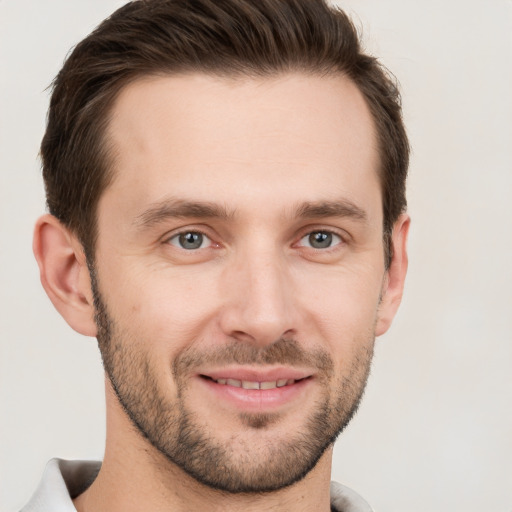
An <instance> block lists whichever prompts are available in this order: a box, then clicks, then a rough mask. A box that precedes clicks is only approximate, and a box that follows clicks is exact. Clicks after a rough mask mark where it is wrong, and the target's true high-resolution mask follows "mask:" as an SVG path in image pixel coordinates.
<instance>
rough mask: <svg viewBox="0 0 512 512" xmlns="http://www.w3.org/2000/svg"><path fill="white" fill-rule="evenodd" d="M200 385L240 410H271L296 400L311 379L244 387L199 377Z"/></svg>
mask: <svg viewBox="0 0 512 512" xmlns="http://www.w3.org/2000/svg"><path fill="white" fill-rule="evenodd" d="M199 380H200V381H201V383H202V385H203V386H205V387H206V388H207V389H208V391H209V392H210V393H212V394H213V395H214V396H215V398H216V403H218V401H221V402H222V403H226V404H229V405H231V406H232V407H234V408H236V409H237V410H241V411H246V412H250V411H259V412H264V411H265V412H271V411H273V410H276V409H279V408H282V407H283V406H285V405H287V404H290V403H292V402H295V401H297V400H298V399H299V398H300V397H301V395H302V394H303V393H304V391H305V389H306V388H307V387H308V386H310V385H311V379H310V378H308V379H302V380H299V381H297V382H295V383H294V384H290V385H288V386H283V387H280V388H273V389H244V388H238V387H236V386H229V385H228V384H218V383H217V382H215V381H213V380H210V379H205V378H204V377H199Z"/></svg>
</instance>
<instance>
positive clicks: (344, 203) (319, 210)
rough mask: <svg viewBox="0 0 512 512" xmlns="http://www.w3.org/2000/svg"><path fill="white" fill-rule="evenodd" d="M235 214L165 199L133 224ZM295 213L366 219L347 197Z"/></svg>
mask: <svg viewBox="0 0 512 512" xmlns="http://www.w3.org/2000/svg"><path fill="white" fill-rule="evenodd" d="M234 216H235V212H234V211H228V210H227V208H226V207H224V206H221V205H219V204H216V203H212V202H203V201H187V200H182V199H172V198H171V199H166V200H164V201H161V202H158V203H155V204H153V205H151V206H149V207H148V208H147V209H146V210H144V211H143V212H142V213H141V214H139V215H137V217H135V221H134V224H135V225H136V226H137V227H140V228H150V227H153V226H155V225H158V224H159V223H161V222H164V221H166V220H168V219H172V218H175V219H192V218H200V219H221V220H228V219H232V218H233V217H234ZM295 216H296V217H299V218H303V219H321V218H326V217H345V218H347V217H348V218H351V219H354V220H357V221H361V222H365V221H366V220H367V215H366V212H365V211H364V210H363V209H362V208H360V207H359V206H357V205H356V204H354V203H353V202H352V201H349V200H347V199H341V200H338V201H318V202H304V203H301V204H300V205H299V206H297V207H296V209H295Z"/></svg>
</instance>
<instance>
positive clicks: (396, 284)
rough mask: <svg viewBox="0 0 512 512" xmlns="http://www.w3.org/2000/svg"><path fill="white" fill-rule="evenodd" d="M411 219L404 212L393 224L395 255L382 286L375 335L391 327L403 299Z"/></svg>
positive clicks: (392, 238)
mask: <svg viewBox="0 0 512 512" xmlns="http://www.w3.org/2000/svg"><path fill="white" fill-rule="evenodd" d="M410 223H411V219H410V218H409V216H408V215H406V214H402V215H400V217H399V218H398V220H397V221H396V222H395V225H394V226H393V233H392V235H391V244H392V249H393V257H392V258H391V263H390V265H389V268H388V270H387V271H386V275H385V277H384V283H383V286H382V294H381V302H380V305H379V311H378V316H377V325H376V328H375V335H376V336H380V335H381V334H384V333H385V332H386V331H387V330H388V329H389V327H390V325H391V322H392V321H393V318H394V317H395V314H396V312H397V310H398V306H400V302H401V301H402V295H403V292H404V282H405V275H406V274H407V264H408V260H407V235H408V233H409V225H410Z"/></svg>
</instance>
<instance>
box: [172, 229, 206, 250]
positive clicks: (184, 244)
mask: <svg viewBox="0 0 512 512" xmlns="http://www.w3.org/2000/svg"><path fill="white" fill-rule="evenodd" d="M169 243H170V244H171V245H174V246H175V247H179V248H180V249H185V250H187V251H193V250H195V249H204V248H205V247H210V246H211V245H212V241H211V240H210V239H209V238H208V237H207V236H206V235H205V234H204V233H201V232H200V231H185V232H184V233H178V234H177V235H174V236H172V237H171V238H169Z"/></svg>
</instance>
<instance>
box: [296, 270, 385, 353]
mask: <svg viewBox="0 0 512 512" xmlns="http://www.w3.org/2000/svg"><path fill="white" fill-rule="evenodd" d="M308 281H309V280H308ZM313 282H314V283H315V287H314V291H312V292H310V293H308V292H307V291H306V290H308V289H309V290H313V287H311V286H310V282H309V283H305V282H304V283H303V286H302V289H303V291H302V292H301V294H300V295H301V296H302V297H303V299H302V301H303V304H304V306H303V309H304V310H306V311H309V314H310V315H311V317H310V318H311V322H314V325H315V328H316V330H317V331H318V332H319V334H320V336H321V337H322V338H323V339H325V340H327V342H328V343H329V344H330V345H331V349H332V350H333V352H337V351H340V350H341V351H343V352H346V351H348V352H351V351H352V348H353V346H355V345H357V343H355V342H356V341H357V340H362V339H373V335H374V330H375V329H374V328H375V322H376V318H377V309H378V305H379V299H380V292H381V277H380V276H379V274H378V272H375V271H373V270H371V269H370V268H369V269H368V270H366V271H360V272H352V271H339V272H337V273H333V272H330V273H329V275H324V276H321V275H316V276H315V279H314V280H313ZM356 348H357V346H356Z"/></svg>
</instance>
